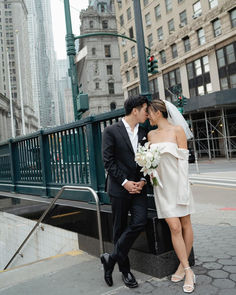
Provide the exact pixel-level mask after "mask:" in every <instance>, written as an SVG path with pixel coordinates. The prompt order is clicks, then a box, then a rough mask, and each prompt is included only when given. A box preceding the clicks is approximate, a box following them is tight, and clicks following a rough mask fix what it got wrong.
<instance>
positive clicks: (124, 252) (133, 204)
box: [101, 96, 148, 288]
mask: <svg viewBox="0 0 236 295" xmlns="http://www.w3.org/2000/svg"><path fill="white" fill-rule="evenodd" d="M147 104H148V100H147V98H146V97H144V96H135V97H129V98H128V99H127V100H126V101H125V104H124V108H125V117H124V118H122V120H121V121H119V122H118V123H115V124H113V125H111V126H108V127H106V128H105V129H104V131H103V146H102V150H103V161H104V166H105V169H106V171H107V173H108V178H107V191H108V194H109V196H110V199H111V206H112V218H113V240H114V250H113V253H111V254H108V253H104V254H102V255H101V262H102V264H103V268H104V279H105V281H106V283H107V285H108V286H112V285H113V280H112V272H113V269H114V266H115V264H116V262H117V263H118V266H119V270H120V272H121V273H122V279H123V281H124V283H125V285H126V286H127V287H129V288H135V287H137V286H138V283H137V281H136V279H135V277H134V275H133V274H132V273H131V272H130V263H129V258H128V253H129V250H130V248H131V246H132V244H133V243H134V241H135V240H136V238H137V237H138V235H139V234H140V232H142V231H143V230H144V228H145V225H146V222H147V195H146V188H145V184H146V180H145V178H144V177H143V175H142V173H141V172H140V169H141V168H140V167H139V166H138V165H137V164H136V162H135V160H134V157H135V153H136V150H137V146H138V143H141V144H144V143H145V142H146V137H147V132H146V131H145V129H144V128H142V127H141V126H139V123H144V122H145V121H146V119H147V117H148V115H147ZM129 212H130V214H131V221H130V224H128V223H127V221H128V213H129Z"/></svg>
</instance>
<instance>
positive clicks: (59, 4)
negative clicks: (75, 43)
mask: <svg viewBox="0 0 236 295" xmlns="http://www.w3.org/2000/svg"><path fill="white" fill-rule="evenodd" d="M69 1H70V13H71V21H72V30H73V34H74V35H75V36H78V35H79V28H80V19H79V13H80V10H81V9H85V8H87V7H88V0H69ZM51 12H52V26H53V36H54V48H55V51H56V55H57V59H66V56H67V55H66V43H65V35H66V25H65V14H64V0H51Z"/></svg>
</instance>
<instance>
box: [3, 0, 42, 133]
mask: <svg viewBox="0 0 236 295" xmlns="http://www.w3.org/2000/svg"><path fill="white" fill-rule="evenodd" d="M27 14H28V11H27V7H26V4H25V1H24V0H15V1H12V0H7V1H0V65H1V70H0V71H1V74H0V93H2V94H3V96H5V97H7V98H8V99H9V97H10V89H9V87H11V94H12V100H13V112H14V129H15V134H16V136H17V135H20V134H22V118H21V112H20V105H21V102H20V79H19V78H20V76H19V71H20V73H21V81H22V85H21V86H22V99H23V105H24V116H25V129H26V133H30V132H33V131H35V130H37V128H38V120H37V117H36V116H35V112H34V104H33V100H32V83H31V70H30V66H29V39H28V27H27ZM16 31H18V40H19V55H20V56H19V59H18V56H17V43H16V40H17V39H16ZM7 50H8V52H7ZM7 55H8V57H9V64H8V62H7ZM19 60H20V65H19ZM8 71H9V73H10V83H9V74H8ZM9 85H10V86H9ZM8 111H9V110H8ZM4 118H5V117H4Z"/></svg>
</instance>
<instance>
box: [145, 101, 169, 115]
mask: <svg viewBox="0 0 236 295" xmlns="http://www.w3.org/2000/svg"><path fill="white" fill-rule="evenodd" d="M148 108H151V109H152V111H154V112H155V113H156V112H157V111H160V112H161V113H162V115H163V117H164V118H168V113H167V110H166V105H165V103H164V101H163V100H161V99H154V100H152V101H151V102H149V105H148Z"/></svg>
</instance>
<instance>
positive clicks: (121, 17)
mask: <svg viewBox="0 0 236 295" xmlns="http://www.w3.org/2000/svg"><path fill="white" fill-rule="evenodd" d="M120 25H121V26H123V25H124V16H123V14H121V15H120Z"/></svg>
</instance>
